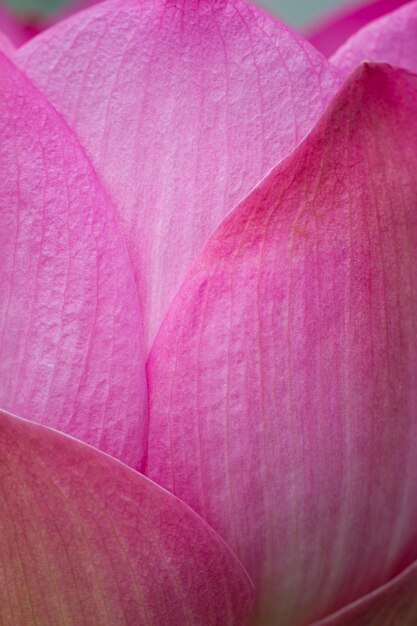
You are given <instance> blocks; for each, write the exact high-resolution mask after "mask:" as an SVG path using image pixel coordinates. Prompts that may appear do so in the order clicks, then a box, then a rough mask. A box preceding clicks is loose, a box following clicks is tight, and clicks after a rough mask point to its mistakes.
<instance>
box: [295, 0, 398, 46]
mask: <svg viewBox="0 0 417 626" xmlns="http://www.w3.org/2000/svg"><path fill="white" fill-rule="evenodd" d="M406 2H407V0H374V1H369V0H368V1H367V2H365V3H361V4H360V6H359V7H357V6H354V7H352V6H349V7H348V8H346V9H343V10H342V11H338V12H337V13H335V15H334V16H331V17H330V19H329V18H327V19H326V20H325V21H323V22H322V23H318V24H317V26H315V27H314V28H311V29H310V32H308V33H307V38H308V40H309V41H310V43H312V44H313V45H314V46H316V48H317V49H318V50H320V51H321V52H322V53H323V54H325V55H326V56H327V57H330V56H331V55H332V54H334V53H335V52H336V50H337V49H338V48H339V47H340V46H342V45H343V44H344V43H345V42H346V40H347V39H349V37H351V36H352V35H354V33H356V32H357V31H358V30H359V29H361V28H363V27H364V26H366V25H367V24H369V23H370V22H373V21H374V20H376V19H378V18H379V17H382V16H383V15H386V14H387V13H390V12H391V11H395V9H397V8H398V7H400V6H402V5H403V4H405V3H406ZM350 4H352V3H350Z"/></svg>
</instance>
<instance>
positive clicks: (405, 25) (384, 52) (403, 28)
mask: <svg viewBox="0 0 417 626" xmlns="http://www.w3.org/2000/svg"><path fill="white" fill-rule="evenodd" d="M365 60H366V61H378V62H381V63H389V64H390V65H394V66H396V67H402V68H404V69H407V70H410V71H411V72H414V73H416V72H417V2H409V3H408V4H406V5H405V6H403V7H401V8H400V9H397V10H396V11H393V12H392V13H389V14H388V15H385V16H384V17H381V18H380V19H378V20H375V21H374V22H371V23H370V24H369V25H368V26H366V27H364V28H363V29H362V30H360V31H359V32H357V33H356V34H355V35H353V36H352V37H351V39H349V40H348V41H347V42H346V44H345V45H343V46H342V47H341V48H340V50H338V51H337V52H336V54H335V55H334V57H332V62H333V63H334V65H336V66H337V67H338V69H339V70H341V72H342V74H343V75H345V76H348V75H349V74H350V72H351V71H353V70H354V69H355V68H356V67H357V66H358V65H359V64H360V63H362V61H365Z"/></svg>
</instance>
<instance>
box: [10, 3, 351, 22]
mask: <svg viewBox="0 0 417 626" xmlns="http://www.w3.org/2000/svg"><path fill="white" fill-rule="evenodd" d="M0 4H3V5H9V6H12V7H13V8H14V9H17V10H19V11H23V12H24V13H26V14H27V15H36V14H39V12H47V11H53V10H56V9H58V8H62V7H63V6H65V5H68V4H70V0H0ZM259 4H261V5H263V6H265V7H266V8H268V9H269V10H270V11H271V10H272V11H273V12H274V13H275V14H276V15H278V16H280V17H281V18H282V19H283V20H284V21H285V22H287V23H288V24H292V25H294V26H298V27H300V26H303V25H304V24H306V23H308V22H311V21H312V20H314V19H316V18H318V17H319V16H320V14H322V13H324V12H326V11H328V10H329V9H332V8H333V9H334V8H337V7H339V6H341V5H347V4H351V5H353V6H354V5H355V4H360V1H359V0H356V1H355V0H259Z"/></svg>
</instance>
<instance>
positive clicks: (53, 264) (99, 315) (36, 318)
mask: <svg viewBox="0 0 417 626" xmlns="http://www.w3.org/2000/svg"><path fill="white" fill-rule="evenodd" d="M0 206H1V211H0V250H1V255H0V406H2V407H3V408H5V409H7V410H9V411H13V412H14V413H18V414H19V415H22V416H23V417H25V418H30V419H33V420H35V421H37V422H41V423H43V424H46V425H49V426H54V427H56V428H58V429H59V430H63V431H65V432H67V433H69V434H72V435H74V436H76V437H78V438H79V439H82V440H84V441H86V442H87V443H90V444H92V445H94V446H96V447H98V448H101V449H103V450H104V451H106V452H109V453H111V454H113V455H114V456H117V457H119V458H120V459H122V460H123V461H125V462H127V463H129V464H131V465H134V466H135V467H136V466H137V465H138V463H139V462H140V455H141V454H142V453H143V444H144V439H145V438H146V430H147V400H146V397H147V392H146V380H145V356H144V347H143V340H142V335H141V318H140V314H139V305H138V299H137V292H136V285H135V281H134V276H133V270H132V268H131V265H130V262H129V259H128V254H127V251H126V246H125V244H124V241H123V238H122V235H121V233H120V229H119V227H118V223H117V218H116V216H115V211H114V208H113V206H112V205H111V203H110V201H109V199H108V197H107V196H106V195H105V193H104V191H103V190H102V188H101V186H100V183H99V181H98V179H97V176H96V174H95V172H94V170H93V168H92V166H91V164H90V163H89V161H88V159H87V158H86V156H85V154H84V152H83V150H82V148H81V147H80V145H79V143H78V140H77V139H76V138H75V136H74V135H73V134H72V132H71V131H70V130H69V128H68V127H67V125H66V124H65V122H64V121H63V120H62V118H61V117H60V116H59V115H58V114H57V112H56V111H55V110H54V109H53V108H52V106H50V105H49V104H48V103H47V102H46V100H45V99H44V97H43V96H42V95H41V94H40V93H39V92H38V91H37V90H36V89H35V88H34V87H33V85H32V84H31V83H30V82H29V81H28V79H27V78H25V77H24V76H23V75H22V74H21V73H20V71H19V70H17V69H16V68H15V67H14V66H13V64H12V63H11V62H10V61H9V60H8V59H7V58H6V57H5V56H3V55H1V54H0Z"/></svg>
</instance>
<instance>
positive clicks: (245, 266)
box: [147, 66, 417, 626]
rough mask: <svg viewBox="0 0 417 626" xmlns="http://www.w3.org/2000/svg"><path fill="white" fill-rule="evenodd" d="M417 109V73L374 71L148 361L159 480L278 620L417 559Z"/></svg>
mask: <svg viewBox="0 0 417 626" xmlns="http://www.w3.org/2000/svg"><path fill="white" fill-rule="evenodd" d="M416 111H417V79H416V78H414V77H413V76H412V75H408V74H406V73H400V72H395V71H394V70H392V69H391V68H389V67H388V66H364V67H362V68H361V69H359V70H358V72H357V73H356V74H355V75H354V76H353V77H352V79H351V80H350V81H349V82H348V83H347V84H346V86H345V87H344V88H343V89H342V91H341V92H340V93H339V95H338V96H337V97H336V99H335V100H334V102H333V104H332V105H331V107H330V109H329V111H328V112H327V113H326V115H325V116H324V117H323V118H322V120H321V121H320V123H319V124H318V126H317V127H316V128H315V130H314V131H312V133H311V134H310V135H309V137H308V138H307V139H306V141H305V142H304V143H303V144H301V146H300V147H299V148H298V149H297V150H296V151H295V152H294V153H293V155H292V156H291V157H289V158H288V159H287V160H286V161H284V163H283V164H281V165H279V166H278V167H277V168H275V169H274V170H273V171H272V172H271V173H270V175H268V176H267V177H266V179H265V180H264V181H263V182H262V184H261V185H260V186H259V187H258V188H257V189H255V190H254V192H253V193H251V194H250V195H249V196H248V198H247V199H246V200H244V201H243V202H242V203H241V204H240V205H239V206H238V207H237V208H236V210H235V211H233V213H232V214H231V215H230V216H229V217H228V218H226V220H225V221H224V222H223V224H222V225H221V226H220V227H219V228H218V230H217V231H216V233H215V234H214V235H213V237H212V238H211V239H210V241H209V243H208V244H207V246H206V248H205V250H204V251H203V253H202V255H201V256H200V258H199V260H198V262H196V264H195V265H194V267H193V269H192V271H191V273H190V275H189V277H188V278H187V281H186V282H185V283H184V285H183V287H182V288H181V290H180V292H179V294H178V296H177V297H176V299H175V300H174V303H173V305H172V307H171V309H170V311H169V313H168V316H167V318H166V319H165V321H164V323H163V325H162V327H161V330H160V333H159V334H158V336H157V339H156V342H155V344H154V347H153V349H152V352H151V355H150V360H149V368H148V378H149V384H150V403H151V418H150V435H149V437H150V439H149V442H150V443H149V455H148V465H147V471H148V472H149V475H150V476H151V477H152V478H153V479H155V480H156V481H157V482H159V483H160V484H162V485H164V486H165V487H167V488H168V489H169V490H172V491H173V492H174V493H175V494H177V495H178V496H179V497H181V498H182V499H184V500H185V501H186V502H188V503H189V504H190V505H191V506H192V507H193V508H194V509H195V510H196V511H198V512H199V513H200V514H201V515H202V516H203V517H204V518H205V519H207V520H208V522H209V523H210V524H211V525H212V526H213V527H214V528H215V529H216V530H217V531H218V532H219V533H220V534H221V535H222V536H223V537H224V538H225V539H226V540H227V541H228V543H229V544H230V545H231V546H232V547H233V549H234V550H235V551H236V553H237V554H238V556H239V558H241V560H242V562H243V563H244V565H246V567H247V569H248V571H249V574H250V575H251V576H252V578H253V580H254V582H255V587H256V588H257V589H258V590H259V607H258V609H259V619H260V620H261V622H260V623H262V624H268V625H269V624H279V625H280V626H287V625H288V626H289V625H291V626H298V625H300V624H303V625H304V624H307V623H310V622H311V621H313V620H317V619H319V618H321V617H323V616H325V615H327V614H329V613H330V612H332V611H335V610H337V609H338V608H340V607H341V606H344V605H346V604H348V603H349V602H351V601H353V600H354V599H355V598H357V597H359V596H361V595H363V594H365V593H367V592H369V591H370V590H371V589H373V588H375V587H377V586H379V585H381V584H383V583H384V582H385V581H386V580H388V578H390V577H391V576H393V575H394V574H395V573H397V572H398V571H399V570H400V569H401V568H403V567H404V566H405V565H407V563H408V562H409V561H410V559H413V558H415V557H416V556H417V481H416V476H417V419H416V416H417V333H416V328H417V153H416V145H417V115H416ZM261 618H262V619H263V621H262V619H261ZM381 626H382V625H381Z"/></svg>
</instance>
